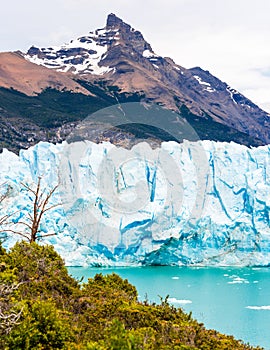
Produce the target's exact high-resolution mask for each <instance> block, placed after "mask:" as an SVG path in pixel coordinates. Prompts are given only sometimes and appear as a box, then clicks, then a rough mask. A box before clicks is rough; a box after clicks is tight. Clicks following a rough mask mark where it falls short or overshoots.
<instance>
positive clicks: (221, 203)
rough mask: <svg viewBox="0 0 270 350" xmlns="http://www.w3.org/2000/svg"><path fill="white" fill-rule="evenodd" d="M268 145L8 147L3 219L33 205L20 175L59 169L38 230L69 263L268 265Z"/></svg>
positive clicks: (2, 176) (19, 217)
mask: <svg viewBox="0 0 270 350" xmlns="http://www.w3.org/2000/svg"><path fill="white" fill-rule="evenodd" d="M202 149H203V152H204V153H203V155H202V153H201V152H202ZM269 151H270V148H269V146H262V147H258V148H252V149H249V148H247V147H245V146H241V145H238V144H234V143H216V142H212V141H200V142H193V143H192V142H188V141H186V142H184V143H183V144H177V143H175V142H167V143H166V142H165V143H163V144H162V145H161V148H159V149H155V150H152V149H150V147H149V146H148V145H147V144H139V145H136V146H135V147H134V148H133V149H132V150H130V151H128V150H124V149H121V148H117V147H115V146H114V145H112V144H110V143H102V144H94V143H91V142H77V143H74V144H70V145H68V144H67V143H63V144H58V145H53V144H49V143H39V144H37V145H36V146H34V147H32V148H30V149H28V150H23V151H21V152H20V155H19V156H16V155H15V154H13V153H11V152H8V151H6V150H5V151H4V152H3V153H2V154H0V163H1V173H0V183H1V184H3V183H5V184H9V185H11V187H12V192H11V193H10V195H9V197H8V198H7V201H6V202H5V204H4V205H2V207H1V208H0V216H2V215H5V214H12V213H13V215H12V220H13V222H14V225H15V226H16V222H18V221H23V220H24V218H26V216H27V213H29V212H30V211H31V208H32V203H31V201H29V196H28V194H27V192H26V191H23V190H22V185H21V182H25V183H28V184H31V183H33V182H35V181H36V180H37V177H38V176H42V181H43V185H44V186H46V187H47V188H50V187H52V186H54V185H55V184H56V183H57V182H58V181H59V180H58V178H59V174H60V186H59V189H58V192H57V193H55V194H54V196H53V198H52V201H53V203H59V202H61V203H62V205H61V206H59V207H55V208H54V209H53V210H51V211H48V212H47V213H46V215H45V216H44V221H43V223H42V225H41V230H42V231H43V232H46V234H49V233H53V232H55V233H57V235H56V236H52V237H50V238H48V242H50V243H51V244H53V245H54V246H55V248H56V249H57V250H58V252H59V253H60V254H61V255H62V256H63V257H64V259H65V261H66V264H67V265H77V266H78V265H99V266H102V265H141V264H162V265H204V266H210V265H224V266H228V265H232V266H234V265H242V266H243V265H269V264H270V228H269V220H270V218H269V210H270V197H269V192H270V168H269V164H270V152H269ZM74 155H75V157H74ZM198 155H199V156H198ZM202 156H203V157H204V158H205V164H206V165H207V167H202V163H201V162H197V160H198V159H199V158H202ZM116 159H117V162H116V161H115V160H116ZM205 164H204V165H205ZM108 179H111V181H109V182H108V181H107V180H108ZM53 203H52V204H53ZM20 228H21V229H22V227H21V226H20ZM16 239H18V237H15V236H14V235H12V236H8V238H7V240H6V241H5V245H6V246H11V245H12V244H13V243H14V242H15V240H16Z"/></svg>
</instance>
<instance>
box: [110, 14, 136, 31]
mask: <svg viewBox="0 0 270 350" xmlns="http://www.w3.org/2000/svg"><path fill="white" fill-rule="evenodd" d="M106 28H107V29H119V28H122V29H124V28H125V29H126V30H130V29H131V26H130V25H129V24H127V23H125V22H124V21H123V20H122V19H121V18H119V17H117V16H116V15H115V14H114V13H110V14H109V15H108V17H107V22H106Z"/></svg>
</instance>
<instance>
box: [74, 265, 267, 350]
mask: <svg viewBox="0 0 270 350" xmlns="http://www.w3.org/2000/svg"><path fill="white" fill-rule="evenodd" d="M68 270H69V272H70V273H71V274H72V275H73V276H74V277H76V278H81V277H84V281H87V279H88V278H89V277H94V276H95V274H96V273H102V274H108V273H112V272H115V273H117V274H119V275H120V276H121V277H123V278H127V279H128V280H129V281H130V283H132V284H133V285H135V286H136V288H137V290H138V293H139V299H140V300H144V299H145V297H146V295H147V298H148V300H150V301H154V302H160V297H159V296H162V297H163V298H165V297H166V296H167V295H169V297H170V299H169V301H170V303H172V304H173V305H174V306H179V307H182V308H183V309H184V310H185V311H187V312H189V311H192V314H193V316H194V317H195V318H196V319H197V320H198V321H200V322H203V323H204V324H205V326H206V327H207V328H214V329H216V330H218V331H220V332H222V333H226V334H232V335H234V336H235V337H236V338H237V339H242V340H243V341H245V342H249V343H250V344H251V345H260V346H263V347H264V348H265V349H267V350H270V331H269V328H270V269H269V268H190V267H131V268H86V267H69V268H68Z"/></svg>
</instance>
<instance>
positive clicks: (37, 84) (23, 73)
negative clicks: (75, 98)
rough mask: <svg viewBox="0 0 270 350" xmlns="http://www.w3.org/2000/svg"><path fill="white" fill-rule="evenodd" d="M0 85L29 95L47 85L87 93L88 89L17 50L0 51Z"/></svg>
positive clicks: (36, 92) (38, 91) (34, 93)
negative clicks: (25, 56) (34, 61)
mask: <svg viewBox="0 0 270 350" xmlns="http://www.w3.org/2000/svg"><path fill="white" fill-rule="evenodd" d="M0 87H4V88H8V89H9V88H13V89H14V90H17V91H20V92H23V93H24V94H26V95H29V96H32V95H36V94H38V93H40V92H41V91H42V90H44V89H46V88H48V87H50V88H54V89H57V90H60V91H61V90H68V91H73V92H81V93H83V94H86V95H89V91H87V90H86V89H84V88H83V87H82V86H81V85H79V84H78V83H76V82H75V81H74V80H72V79H71V78H70V77H69V76H68V75H67V74H64V73H60V72H57V71H54V70H52V69H49V68H46V67H43V66H39V65H36V64H34V63H31V62H29V61H26V60H25V59H24V57H22V56H21V55H20V53H17V52H1V53H0Z"/></svg>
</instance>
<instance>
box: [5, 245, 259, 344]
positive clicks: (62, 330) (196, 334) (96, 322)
mask: <svg viewBox="0 0 270 350" xmlns="http://www.w3.org/2000/svg"><path fill="white" fill-rule="evenodd" d="M0 283H1V284H0V339H1V340H0V349H18V350H19V349H20V350H21V349H25V350H27V349H31V350H32V349H39V350H41V349H48V350H49V349H70V350H82V349H83V350H136V349H148V350H150V349H151V350H152V349H153V350H154V349H163V350H165V349H166V350H171V349H178V350H191V349H211V350H212V349H254V348H252V347H251V346H248V345H245V344H243V343H242V342H240V341H237V340H235V339H234V338H233V337H231V336H225V335H223V334H220V333H218V332H216V331H214V330H206V329H205V328H204V326H203V324H201V323H198V322H197V321H195V320H194V319H193V318H192V317H191V315H190V314H189V315H188V314H185V313H184V312H183V311H182V310H181V309H176V308H174V307H173V306H170V305H169V304H168V302H167V300H166V299H165V300H161V303H160V304H159V305H156V304H150V303H149V302H148V301H144V302H139V301H138V299H137V291H136V289H135V287H134V286H132V285H131V284H129V282H128V281H127V280H123V279H121V278H120V277H119V276H118V275H116V274H112V275H107V276H103V275H101V274H98V275H96V276H95V277H94V278H93V279H89V280H88V282H87V283H85V284H82V285H80V283H79V282H78V281H77V280H75V279H74V278H72V277H71V276H69V275H68V272H67V269H66V268H65V266H64V262H63V260H62V259H61V257H60V256H59V255H58V254H57V253H56V252H55V251H54V249H53V248H52V247H51V246H40V245H38V244H36V243H31V244H29V243H26V242H20V243H17V244H16V245H15V246H14V247H13V248H12V249H11V251H10V252H9V253H7V252H6V251H5V250H4V249H3V248H1V247H0ZM257 349H259V348H257Z"/></svg>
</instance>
